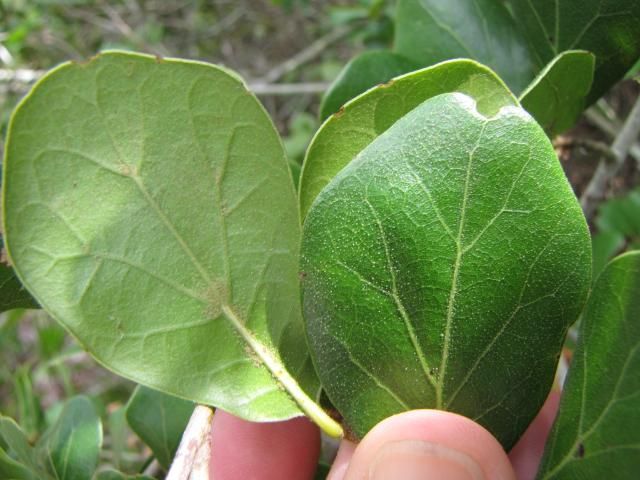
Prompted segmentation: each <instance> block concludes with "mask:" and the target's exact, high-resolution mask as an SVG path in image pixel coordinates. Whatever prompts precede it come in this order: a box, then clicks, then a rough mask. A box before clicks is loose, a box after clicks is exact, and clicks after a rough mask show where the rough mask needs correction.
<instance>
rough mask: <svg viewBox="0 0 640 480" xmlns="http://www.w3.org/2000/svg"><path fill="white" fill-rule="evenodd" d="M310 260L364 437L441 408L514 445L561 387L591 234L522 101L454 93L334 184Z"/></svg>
mask: <svg viewBox="0 0 640 480" xmlns="http://www.w3.org/2000/svg"><path fill="white" fill-rule="evenodd" d="M449 139H455V141H454V142H448V141H447V140H449ZM301 265H302V270H303V271H304V272H305V277H304V280H303V308H304V317H305V321H306V323H307V333H308V339H309V344H310V348H311V352H312V355H313V357H314V360H315V362H316V366H317V368H318V373H319V375H320V379H321V382H322V384H323V387H324V388H325V390H326V392H327V394H328V396H329V398H330V399H331V401H332V402H333V403H334V405H335V406H336V407H337V408H338V410H339V411H340V412H341V413H342V414H343V416H344V418H345V422H346V424H347V425H348V426H349V428H350V429H351V431H352V432H353V433H354V434H355V435H356V436H358V437H362V436H363V435H364V434H365V433H366V432H367V431H368V430H369V429H370V428H372V427H373V426H374V425H375V424H376V423H378V422H379V421H381V420H382V419H383V418H385V417H387V416H389V415H392V414H394V413H398V412H401V411H404V410H409V409H414V408H439V409H445V410H450V411H454V412H457V413H461V414H463V415H465V416H468V417H470V418H472V419H474V420H476V421H478V422H479V423H480V424H482V425H484V426H485V427H486V428H487V429H488V430H489V431H491V432H492V433H493V434H494V435H495V436H496V437H497V438H498V439H499V440H500V441H501V442H502V444H503V445H504V447H505V448H507V449H508V448H510V447H511V446H512V445H513V444H514V443H515V441H516V440H517V439H518V438H519V436H520V435H521V433H522V432H523V431H524V429H525V428H526V427H527V426H528V424H529V422H530V421H531V420H532V419H533V417H534V416H535V415H536V413H537V412H538V410H539V409H540V407H541V405H542V403H543V402H544V400H545V398H546V396H547V394H548V391H549V388H550V386H551V382H552V381H553V378H554V373H555V366H556V362H557V358H558V355H559V353H560V348H561V346H562V342H563V339H564V335H565V332H566V329H567V328H568V327H569V325H571V324H572V323H573V322H574V321H575V320H576V318H577V316H578V314H579V313H580V310H581V307H582V304H583V303H584V301H585V299H586V295H587V291H588V287H589V284H590V271H591V246H590V241H589V233H588V230H587V225H586V222H585V219H584V216H583V215H582V211H581V210H580V207H579V205H578V202H577V200H576V198H575V196H574V195H573V193H572V191H571V188H570V186H569V184H568V182H567V180H566V178H565V177H564V174H563V172H562V169H561V167H560V165H559V163H558V161H557V159H556V157H555V154H554V152H553V150H552V148H551V145H550V143H549V140H548V139H547V137H546V135H545V134H544V132H543V131H542V129H541V128H540V127H539V126H538V125H537V124H536V123H535V122H534V121H533V119H532V118H531V117H530V116H529V115H527V114H526V113H525V112H524V111H523V110H522V109H520V108H519V107H515V106H506V107H503V108H502V109H501V110H500V111H499V112H498V113H496V114H495V115H494V116H491V117H485V116H484V115H482V114H480V113H478V111H477V110H476V104H475V101H474V100H473V99H471V98H470V97H468V96H465V95H462V94H460V93H451V94H443V95H439V96H435V97H433V98H431V99H428V100H426V101H425V102H424V103H422V104H421V105H419V106H418V107H416V108H415V109H414V110H412V111H411V112H409V113H408V114H406V115H405V116H403V117H402V118H401V119H400V120H398V121H397V122H396V123H395V124H393V126H391V127H390V128H389V129H388V130H386V131H385V132H384V133H382V134H381V135H380V136H378V137H377V138H376V139H375V140H374V141H373V142H372V143H371V144H369V145H368V146H367V147H366V148H364V149H363V150H362V151H361V152H360V153H359V154H358V156H357V157H356V158H355V159H354V160H353V161H352V162H351V163H349V164H348V165H347V166H346V167H345V168H344V169H343V170H341V171H340V172H339V173H338V174H337V175H336V176H335V178H333V180H331V182H330V183H329V184H328V185H327V186H326V187H325V188H324V189H323V190H322V192H321V193H320V194H319V195H318V197H317V198H316V199H315V201H314V203H313V205H312V207H311V209H310V210H309V213H308V214H307V217H306V219H305V223H304V232H303V243H302V264H301ZM514 352H517V355H515V354H514ZM505 359H509V360H508V361H505Z"/></svg>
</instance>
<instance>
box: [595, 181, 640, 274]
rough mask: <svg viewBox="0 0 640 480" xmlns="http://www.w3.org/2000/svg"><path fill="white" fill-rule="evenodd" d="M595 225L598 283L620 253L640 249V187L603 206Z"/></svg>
mask: <svg viewBox="0 0 640 480" xmlns="http://www.w3.org/2000/svg"><path fill="white" fill-rule="evenodd" d="M595 224H596V229H597V232H596V233H595V234H594V235H593V236H592V239H591V240H592V245H593V275H594V280H595V277H596V275H597V274H598V273H600V271H601V270H602V269H603V268H604V266H605V265H606V264H607V262H608V261H609V260H610V259H611V258H612V257H613V256H614V255H615V254H616V253H619V252H620V251H621V250H625V249H629V250H637V249H640V188H636V189H635V190H632V191H631V192H629V193H627V194H626V195H624V196H622V197H619V198H612V199H611V200H607V201H606V202H604V203H602V204H601V205H600V207H599V208H598V212H597V216H596V219H595Z"/></svg>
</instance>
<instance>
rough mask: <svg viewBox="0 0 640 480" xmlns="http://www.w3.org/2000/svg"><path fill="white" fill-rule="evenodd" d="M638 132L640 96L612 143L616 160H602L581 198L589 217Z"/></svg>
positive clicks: (586, 214)
mask: <svg viewBox="0 0 640 480" xmlns="http://www.w3.org/2000/svg"><path fill="white" fill-rule="evenodd" d="M638 133H640V98H638V99H637V100H636V103H635V104H634V106H633V108H632V109H631V113H629V116H628V117H627V120H626V121H625V122H624V125H623V126H622V130H620V133H618V135H617V136H616V138H615V140H614V141H613V144H612V145H611V151H612V152H613V156H614V160H612V161H607V160H606V158H605V159H603V160H601V161H600V163H599V164H598V168H597V169H596V171H595V173H594V174H593V177H592V178H591V181H590V182H589V185H587V188H586V189H585V191H584V193H583V194H582V197H581V198H580V204H581V205H582V210H583V211H584V214H585V216H586V217H587V218H591V216H592V215H593V212H594V211H595V210H596V208H597V206H598V204H599V203H600V201H601V200H602V199H604V197H605V192H606V189H607V185H608V183H609V181H610V180H611V178H613V177H614V176H615V174H616V173H617V172H618V170H620V167H621V166H622V164H623V163H624V160H625V158H626V157H627V154H628V153H629V150H630V149H631V146H632V145H633V143H634V142H635V140H636V138H637V137H638Z"/></svg>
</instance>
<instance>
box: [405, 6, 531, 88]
mask: <svg viewBox="0 0 640 480" xmlns="http://www.w3.org/2000/svg"><path fill="white" fill-rule="evenodd" d="M394 51H395V52H397V53H399V54H401V55H404V56H406V57H408V58H410V59H411V60H414V61H415V62H417V63H418V64H419V65H424V66H427V65H433V64H434V63H438V62H442V61H443V60H450V59H453V58H471V59H473V60H477V61H479V62H481V63H484V64H485V65H487V66H489V67H491V68H492V69H493V70H495V71H496V72H497V73H498V75H500V77H502V78H503V79H504V81H505V82H506V84H507V85H509V87H510V88H511V89H512V90H513V91H514V92H516V93H520V92H521V91H522V90H524V88H525V87H526V86H527V85H528V84H529V82H530V81H531V80H532V79H533V77H534V75H535V70H534V64H533V60H532V58H531V54H530V52H529V49H528V48H527V43H526V41H525V39H524V37H523V36H522V34H521V33H520V32H519V31H518V29H517V28H516V25H515V22H514V20H513V18H512V17H511V15H510V14H509V12H508V10H507V9H506V7H505V6H504V5H503V4H502V2H499V1H495V0H473V1H470V0H449V1H447V2H443V1H441V0H399V1H398V5H397V9H396V28H395V41H394Z"/></svg>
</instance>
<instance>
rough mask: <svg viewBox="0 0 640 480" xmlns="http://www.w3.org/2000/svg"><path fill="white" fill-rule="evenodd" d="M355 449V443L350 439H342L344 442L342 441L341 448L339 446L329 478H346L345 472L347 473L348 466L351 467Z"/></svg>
mask: <svg viewBox="0 0 640 480" xmlns="http://www.w3.org/2000/svg"><path fill="white" fill-rule="evenodd" d="M355 450H356V444H355V443H353V442H351V441H349V440H342V442H341V443H340V448H338V453H337V454H336V458H335V460H334V461H333V464H332V465H331V471H330V472H329V475H328V476H327V480H342V479H343V478H344V475H345V473H347V468H349V463H350V462H351V457H353V452H355Z"/></svg>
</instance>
